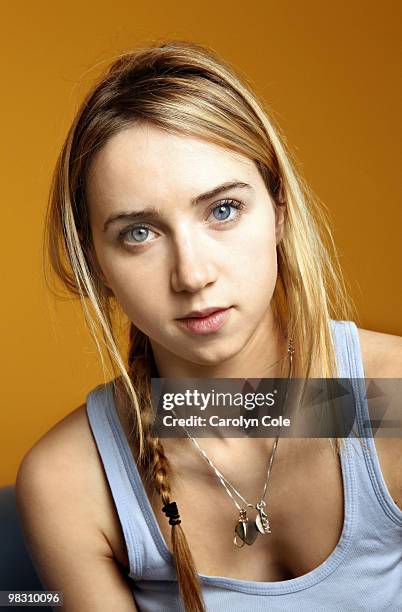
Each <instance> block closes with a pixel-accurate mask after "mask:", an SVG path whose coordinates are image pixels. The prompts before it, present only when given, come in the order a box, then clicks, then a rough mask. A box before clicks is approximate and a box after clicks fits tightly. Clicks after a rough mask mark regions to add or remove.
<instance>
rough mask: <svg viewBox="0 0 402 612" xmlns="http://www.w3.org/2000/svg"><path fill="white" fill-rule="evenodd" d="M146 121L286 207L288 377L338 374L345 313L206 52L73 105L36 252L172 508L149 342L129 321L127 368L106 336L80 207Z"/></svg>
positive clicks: (184, 555)
mask: <svg viewBox="0 0 402 612" xmlns="http://www.w3.org/2000/svg"><path fill="white" fill-rule="evenodd" d="M144 121H145V122H150V123H151V124H154V125H155V126H157V127H159V128H162V129H164V130H167V131H168V132H172V133H180V134H184V135H189V136H195V137H200V138H203V139H205V140H206V141H208V142H211V143H214V144H216V145H220V146H221V147H224V148H226V149H229V150H233V151H236V152H237V153H240V154H243V155H245V156H246V157H247V158H249V159H251V160H253V161H254V162H255V164H256V166H257V168H258V170H259V172H260V174H261V176H262V178H263V180H264V182H265V185H266V187H267V190H268V192H269V194H270V196H271V198H272V200H273V202H274V205H275V206H278V207H280V206H282V207H284V210H285V230H284V235H283V239H282V240H281V242H280V243H279V245H278V246H277V257H278V276H277V282H276V286H275V291H274V294H273V297H272V302H271V304H272V309H273V312H274V316H275V319H276V321H277V323H278V325H279V328H280V329H281V330H282V332H283V334H284V335H285V336H286V337H288V338H293V342H294V346H295V348H296V355H295V370H294V375H295V376H299V377H303V378H304V377H305V378H309V377H311V376H312V375H313V376H315V377H323V378H327V377H332V376H336V375H337V364H336V357H335V352H334V346H333V342H332V334H331V327H330V319H331V318H332V319H341V320H349V319H350V318H352V316H353V307H352V303H351V301H350V298H349V297H348V293H347V291H346V287H345V282H344V280H343V279H342V273H341V269H340V265H339V260H338V257H337V255H336V251H335V247H334V243H333V240H332V236H331V231H330V229H329V224H328V219H327V216H326V213H325V212H324V210H323V207H322V205H321V203H318V201H317V198H316V196H315V195H314V194H313V193H312V192H311V190H309V188H308V187H307V185H306V183H305V182H304V180H303V179H302V178H301V176H298V174H297V172H296V170H295V164H294V163H293V162H292V161H291V154H290V153H289V151H287V148H286V145H285V138H284V137H283V135H281V133H280V129H279V127H278V126H276V125H275V124H274V120H273V118H272V116H270V114H269V113H268V111H267V109H266V108H265V109H264V106H263V103H262V102H261V101H260V100H259V99H258V98H257V97H256V95H255V94H254V93H253V91H252V88H251V87H250V86H249V84H248V83H247V82H246V81H245V79H244V78H243V79H242V78H240V77H239V75H237V74H236V72H235V70H234V69H233V68H232V67H231V66H229V65H228V63H226V62H225V61H224V60H222V58H220V57H218V55H217V54H216V53H215V52H214V51H212V50H211V49H209V48H206V47H203V46H201V45H199V44H196V43H193V42H189V41H183V40H173V41H167V42H162V43H160V42H158V43H155V42H154V43H152V44H150V45H149V46H147V47H145V48H137V49H135V50H133V51H130V52H127V53H124V54H123V55H121V56H119V57H118V58H117V60H115V61H114V62H113V63H112V64H111V65H110V67H109V69H108V70H107V71H106V73H105V74H103V75H102V76H101V77H100V78H99V80H98V81H97V83H96V84H95V85H94V86H93V87H92V89H91V91H90V92H89V93H88V94H87V96H86V98H85V99H84V101H83V102H82V104H81V106H80V108H79V109H78V112H77V114H76V116H75V119H74V121H73V124H72V126H71V128H70V130H69V132H68V135H67V138H66V140H65V143H64V145H63V147H62V150H61V152H60V155H59V157H58V160H57V164H56V167H55V170H54V175H53V179H52V185H51V190H50V197H49V205H48V211H47V216H46V224H45V228H46V233H45V248H46V254H47V255H48V257H49V261H50V263H51V266H52V268H53V270H54V272H55V273H56V275H57V276H58V278H59V279H61V281H62V282H63V284H64V286H65V287H66V288H67V289H68V290H69V291H70V292H71V293H72V294H74V295H75V296H78V297H79V298H80V299H81V303H82V306H83V309H84V313H85V315H86V320H87V323H88V327H89V329H90V331H91V333H92V336H93V338H94V341H95V343H96V346H97V348H98V350H99V354H100V357H101V361H102V364H104V361H103V352H102V348H103V347H105V348H106V352H107V355H108V357H109V359H110V363H111V365H112V369H114V368H115V367H117V372H118V373H119V377H118V378H116V379H114V381H113V384H114V385H115V392H118V393H120V394H121V393H122V391H123V394H124V396H125V398H126V401H127V405H128V406H129V408H130V410H131V417H132V420H133V424H134V425H133V427H134V430H133V435H134V438H135V445H136V446H135V448H137V449H138V455H137V457H136V460H137V462H138V464H139V465H141V466H142V469H143V472H144V474H145V476H144V477H145V478H146V479H147V481H148V482H149V483H151V486H152V487H153V488H154V489H155V490H156V491H157V492H158V493H159V495H160V496H161V498H162V501H163V504H167V503H169V502H171V501H172V495H171V490H170V478H169V472H170V468H169V461H168V458H167V457H166V455H165V453H164V449H163V445H162V442H161V440H160V439H159V438H154V437H152V435H151V433H150V427H151V423H152V406H151V401H150V397H151V392H150V379H151V376H152V372H153V368H154V362H153V357H152V350H151V349H150V343H149V339H148V337H147V336H146V335H145V334H143V333H142V332H141V331H140V330H139V329H137V328H136V327H135V326H134V325H133V324H132V323H131V324H130V334H129V350H128V360H127V366H126V364H125V360H124V357H123V356H122V354H121V351H120V349H119V347H118V342H117V340H116V334H115V331H114V329H113V322H112V311H113V299H114V298H113V296H111V295H110V294H108V292H107V291H106V289H105V286H104V284H103V282H102V280H101V278H100V275H99V274H98V270H97V267H96V264H95V263H94V258H93V252H92V242H91V240H92V239H91V229H90V224H89V217H88V209H87V206H86V203H85V183H86V176H87V171H88V168H89V164H90V162H91V160H92V158H93V155H94V154H95V153H96V152H97V151H99V149H100V148H101V147H102V146H103V145H105V143H106V142H107V141H108V139H109V138H110V137H111V136H112V135H114V134H116V133H118V132H119V131H121V130H123V129H124V128H126V127H129V126H131V125H133V123H135V122H144ZM45 275H46V272H45ZM86 298H89V304H88V303H87V300H86ZM89 306H90V307H89ZM91 310H92V311H93V312H91ZM312 330H314V333H312ZM171 535H172V548H173V554H174V558H175V565H176V570H177V578H178V584H179V588H180V593H181V596H182V599H183V602H184V605H185V609H186V610H189V611H197V612H198V611H200V610H204V609H205V607H204V603H203V597H202V591H201V585H200V582H199V579H198V575H197V571H196V568H195V564H194V561H193V558H192V555H191V552H190V550H189V546H188V544H187V540H186V537H185V535H184V531H183V529H182V526H181V525H180V524H177V525H173V526H172V531H171Z"/></svg>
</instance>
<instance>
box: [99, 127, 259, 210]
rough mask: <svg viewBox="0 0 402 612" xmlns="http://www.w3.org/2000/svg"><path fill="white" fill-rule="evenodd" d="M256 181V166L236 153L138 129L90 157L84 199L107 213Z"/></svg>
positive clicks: (117, 137)
mask: <svg viewBox="0 0 402 612" xmlns="http://www.w3.org/2000/svg"><path fill="white" fill-rule="evenodd" d="M258 177H259V173H258V170H257V168H256V166H255V164H254V163H253V162H252V161H251V160H250V159H248V158H246V157H245V156H243V155H241V154H239V153H237V152H234V151H230V150H228V149H224V148H223V147H220V146H217V145H214V144H212V143H210V142H206V141H204V140H201V139H199V138H194V137H191V136H185V135H181V134H173V133H170V132H167V131H165V130H162V129H160V128H158V127H156V126H153V125H149V124H139V125H134V126H132V127H130V128H128V129H125V130H123V131H121V132H119V133H118V134H116V135H115V136H113V137H112V138H111V139H110V140H109V141H108V142H107V143H106V144H105V145H104V146H103V147H102V149H101V150H100V151H98V153H97V154H96V155H95V157H94V159H93V160H92V163H91V165H90V169H89V173H88V179H87V195H88V199H89V204H90V205H91V201H93V202H94V201H95V200H96V202H97V203H98V204H99V205H101V206H102V205H103V206H106V207H107V208H108V209H109V206H110V205H111V204H113V202H115V201H116V200H118V201H119V204H121V203H122V200H123V201H124V202H125V203H127V198H130V202H131V203H132V202H133V198H136V197H138V198H139V199H141V202H142V203H148V204H155V205H161V206H162V205H163V204H164V203H165V200H166V202H167V200H168V199H169V200H170V201H171V198H172V197H174V196H178V197H179V196H180V198H187V197H188V198H189V199H190V198H192V197H194V196H196V195H198V193H201V192H202V191H205V190H208V189H210V188H213V187H214V186H215V185H217V184H218V183H221V182H223V181H225V180H234V179H237V180H244V181H245V182H254V183H255V182H256V181H258ZM98 204H97V205H98Z"/></svg>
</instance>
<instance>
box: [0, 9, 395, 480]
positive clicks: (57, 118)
mask: <svg viewBox="0 0 402 612" xmlns="http://www.w3.org/2000/svg"><path fill="white" fill-rule="evenodd" d="M398 5H399V3H398V2H396V1H395V2H391V1H389V0H383V1H382V2H381V3H378V2H370V1H368V0H357V1H356V0H352V1H350V0H348V1H346V0H345V1H338V0H336V1H335V2H324V3H323V2H322V1H321V0H303V2H298V1H290V0H281V2H277V0H275V1H272V0H264V1H261V2H248V3H246V4H242V3H240V4H239V5H236V4H235V3H234V2H228V1H227V0H225V1H221V2H211V1H210V0H206V1H204V2H202V3H198V2H197V3H196V2H188V1H186V2H182V1H180V0H176V1H175V2H156V3H155V2H154V3H152V4H149V3H146V2H145V1H144V0H140V1H137V2H132V1H126V2H123V1H121V0H116V1H115V2H113V3H110V2H105V1H100V0H98V1H97V2H96V3H95V2H89V3H85V2H84V3H81V2H78V1H77V0H72V1H70V2H68V3H64V6H62V5H61V3H54V2H50V1H43V0H42V1H38V2H35V3H23V4H19V3H15V4H13V5H11V3H8V6H7V7H3V10H2V17H3V19H2V23H3V27H2V36H1V45H2V50H1V51H2V53H1V57H2V73H1V80H2V96H1V99H0V103H1V106H2V108H1V116H2V119H3V121H2V142H3V147H2V153H1V155H2V159H1V172H2V181H1V186H2V208H1V210H2V232H1V237H2V240H1V247H2V256H1V264H2V267H3V270H2V285H3V300H2V302H1V309H2V315H1V325H2V330H1V338H2V351H1V373H2V393H1V412H0V486H1V485H4V484H8V483H12V482H14V480H15V475H16V471H17V467H18V465H19V462H20V461H21V458H22V456H23V455H24V453H25V452H26V450H27V449H28V448H29V447H30V446H32V444H33V443H34V442H35V441H36V440H37V439H38V438H39V437H40V436H41V435H42V434H43V433H44V432H45V431H47V430H48V429H49V428H50V427H51V426H52V425H53V424H54V423H56V422H57V421H58V420H60V419H61V418H62V417H63V416H64V415H66V414H67V413H69V412H71V411H72V410H73V409H74V408H76V407H77V406H78V405H80V404H81V403H82V402H83V401H84V400H85V396H86V394H87V393H88V392H89V391H90V390H91V389H92V388H93V387H94V386H96V385H97V384H98V383H99V382H101V381H102V380H103V374H102V369H101V366H100V364H99V363H98V358H97V353H96V349H95V347H94V345H93V344H92V341H91V339H90V337H89V334H88V332H87V331H86V329H85V327H84V324H83V316H82V314H81V312H80V305H79V303H78V302H69V301H55V300H54V299H53V298H52V297H51V296H50V295H49V293H48V292H47V289H46V288H45V284H44V281H43V274H42V261H41V245H42V229H43V220H44V213H45V207H46V201H47V195H48V189H49V183H50V174H51V171H52V168H53V165H54V163H55V159H56V155H57V152H58V150H59V148H60V146H61V143H62V141H63V138H64V136H65V134H66V131H67V128H68V125H69V123H70V121H71V119H72V117H73V114H74V111H75V109H76V107H77V105H78V103H79V101H80V100H81V99H82V96H83V95H84V93H85V91H86V90H87V89H88V88H89V87H90V86H91V84H92V82H93V80H94V78H95V77H96V76H97V74H98V72H99V70H101V69H102V68H104V67H105V66H106V64H107V63H108V61H109V58H111V57H112V56H114V55H117V54H118V53H121V52H123V51H125V50H128V49H129V48H130V47H131V46H136V45H143V44H146V43H147V42H150V41H152V40H153V39H155V38H157V39H159V38H161V37H174V38H186V39H190V40H195V41H197V42H200V43H204V44H207V45H210V46H212V47H213V48H214V49H216V50H217V51H218V52H219V53H221V54H222V55H223V56H224V57H225V58H227V59H228V60H229V61H230V62H232V63H233V64H234V65H235V67H237V68H238V69H239V70H240V72H241V73H243V74H244V75H246V76H247V77H248V78H249V79H250V81H251V82H252V83H253V84H254V87H255V89H256V90H257V92H258V93H259V94H260V95H262V96H263V97H264V99H265V100H266V101H267V102H268V104H269V105H270V106H271V107H272V108H273V109H274V111H275V116H276V118H277V120H278V122H279V124H280V125H281V127H282V129H283V130H284V132H285V135H286V138H287V140H288V142H289V145H290V148H291V150H292V151H293V153H294V154H295V156H296V159H297V160H298V167H299V170H300V171H301V172H302V174H303V175H304V176H305V177H306V179H307V181H308V182H309V184H310V185H311V187H312V188H313V190H314V191H315V193H316V194H317V195H318V197H319V198H320V199H321V201H322V202H324V203H325V205H326V206H327V207H328V209H329V211H330V216H331V220H332V227H333V233H334V237H335V242H336V244H337V246H338V249H339V253H340V256H341V263H342V266H343V269H344V272H345V275H346V279H347V281H348V283H349V285H350V288H351V293H352V298H353V299H354V301H355V304H356V306H357V309H358V314H359V320H358V321H357V324H358V325H359V326H360V327H364V328H366V329H374V330H377V331H383V332H388V333H394V334H398V335H402V321H401V312H402V299H401V289H402V288H401V282H400V279H401V266H400V256H401V253H400V231H401V226H402V223H401V221H402V219H401V205H400V202H399V193H398V191H397V177H398V168H399V167H400V165H401V162H400V159H398V153H399V149H398V148H397V147H398V141H399V140H400V137H399V138H398V135H397V125H398V121H399V109H398V106H397V104H398V91H397V85H396V75H397V73H398V62H397V58H398V51H399V48H398V40H399V38H400V8H399V6H398Z"/></svg>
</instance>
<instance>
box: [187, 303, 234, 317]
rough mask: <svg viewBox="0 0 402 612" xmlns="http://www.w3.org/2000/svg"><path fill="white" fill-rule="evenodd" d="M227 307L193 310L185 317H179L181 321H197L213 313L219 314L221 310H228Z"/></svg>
mask: <svg viewBox="0 0 402 612" xmlns="http://www.w3.org/2000/svg"><path fill="white" fill-rule="evenodd" d="M226 308H227V306H212V307H211V308H204V310H192V311H191V312H188V313H187V314H186V315H184V317H179V319H195V318H197V319H198V318H202V317H207V316H208V315H210V314H212V313H213V312H218V311H219V310H226Z"/></svg>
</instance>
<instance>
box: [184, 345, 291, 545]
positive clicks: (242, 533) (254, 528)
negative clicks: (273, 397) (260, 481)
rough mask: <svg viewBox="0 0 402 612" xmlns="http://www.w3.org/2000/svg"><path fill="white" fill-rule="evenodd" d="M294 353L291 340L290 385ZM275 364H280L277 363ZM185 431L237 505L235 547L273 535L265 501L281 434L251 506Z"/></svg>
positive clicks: (276, 439)
mask: <svg viewBox="0 0 402 612" xmlns="http://www.w3.org/2000/svg"><path fill="white" fill-rule="evenodd" d="M293 353H294V348H293V340H292V339H290V340H289V345H288V354H289V373H288V384H289V379H290V378H291V376H292V371H293ZM279 361H280V360H279ZM275 363H278V362H275ZM273 365H275V364H273ZM287 394H288V385H287V386H286V393H285V400H284V402H286V398H287ZM183 429H184V431H185V432H186V435H187V437H188V438H190V440H191V441H192V442H193V444H194V445H195V447H196V448H197V449H198V450H199V451H200V453H201V454H202V456H203V458H204V459H205V461H206V462H207V463H208V464H209V465H210V467H211V468H212V469H213V470H214V472H215V474H216V476H217V477H218V479H219V481H220V482H221V484H222V485H223V487H224V488H225V491H226V493H227V494H228V495H229V497H230V498H231V499H232V501H233V503H234V504H235V506H236V508H237V510H238V511H239V518H238V519H237V522H236V525H235V530H234V539H233V543H234V545H235V546H237V548H242V547H243V546H244V545H245V544H248V545H251V544H253V543H254V542H255V540H256V538H257V535H259V534H262V535H266V534H268V533H271V527H270V523H269V519H268V515H267V513H266V511H265V510H266V505H267V504H266V501H265V496H266V493H267V488H268V481H269V477H270V475H271V470H272V464H273V462H274V458H275V453H276V448H277V446H278V441H279V434H278V435H277V436H276V438H275V440H274V444H273V446H272V451H271V456H270V459H269V462H268V468H267V476H266V478H265V483H264V487H263V491H262V495H261V498H260V500H259V501H258V502H257V503H255V504H251V503H250V502H248V501H247V500H246V499H244V497H243V496H242V495H241V494H240V493H239V491H238V490H237V489H236V488H235V487H234V485H233V484H232V483H231V482H230V481H229V480H228V479H227V478H225V476H224V475H223V474H222V472H220V470H218V468H217V467H216V466H215V465H214V463H213V462H212V461H211V459H210V458H209V457H208V455H207V454H206V452H205V451H204V450H203V449H202V448H201V447H200V445H199V444H198V442H197V440H195V439H194V438H193V437H192V436H191V435H190V434H189V432H188V431H187V429H186V428H185V427H184V426H183ZM230 489H231V490H232V491H231V490H230ZM232 492H233V493H234V494H235V495H237V497H238V498H239V499H240V500H241V501H242V502H243V503H244V504H245V506H246V507H242V506H241V505H240V504H239V503H238V501H237V500H236V499H235V498H234V496H233V493H232ZM247 508H254V509H255V510H257V516H256V518H255V520H254V521H250V520H249V518H248V516H247ZM239 540H240V541H239Z"/></svg>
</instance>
